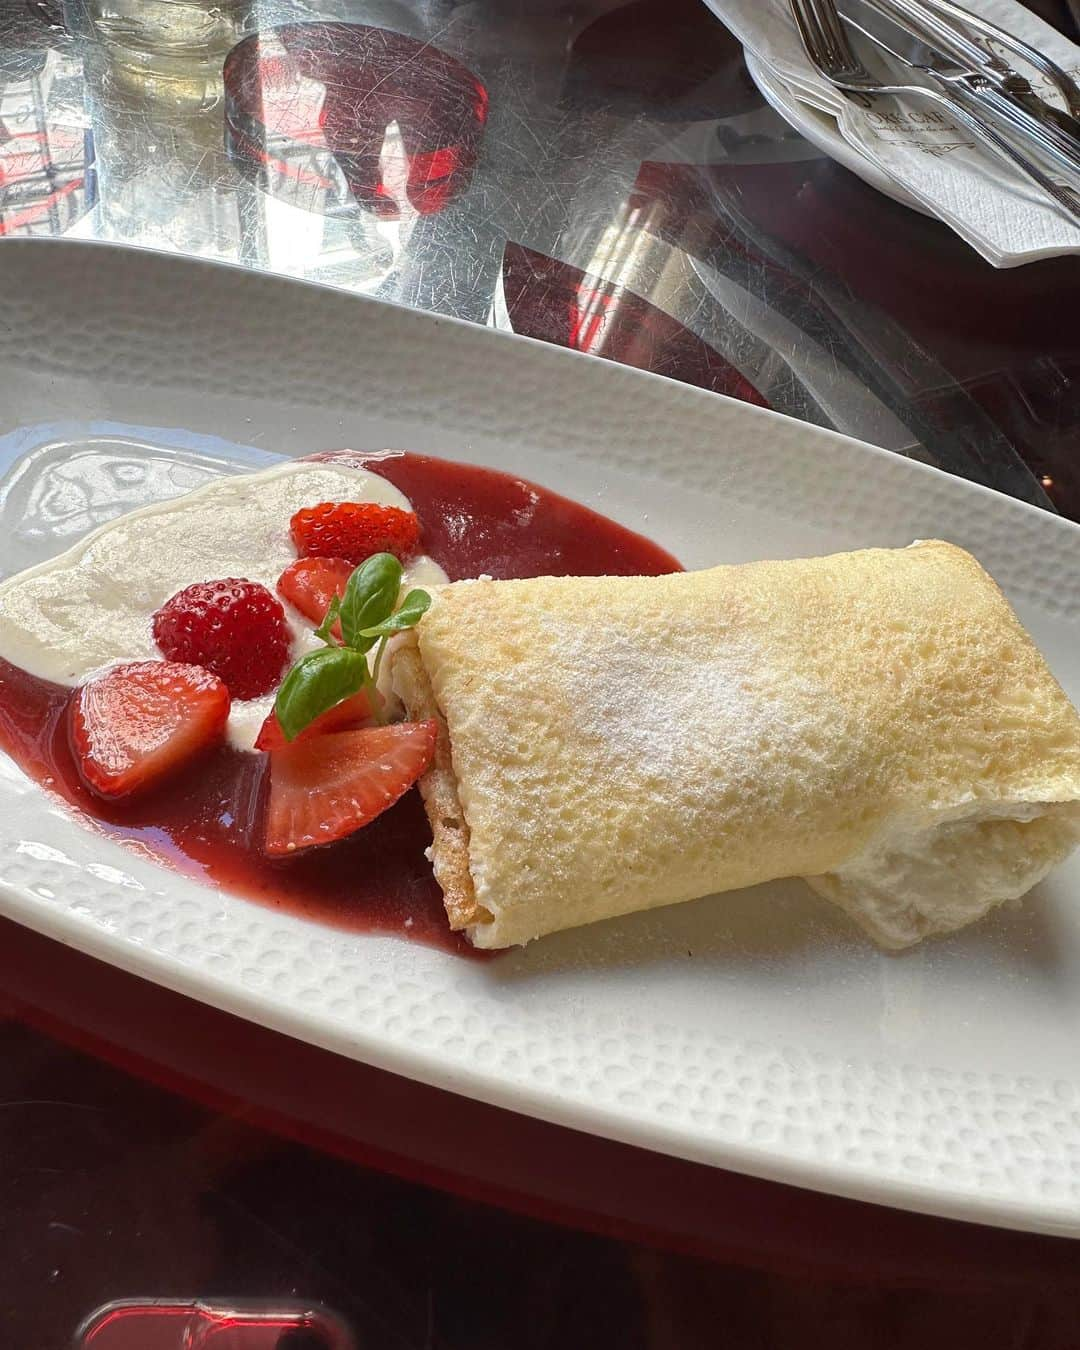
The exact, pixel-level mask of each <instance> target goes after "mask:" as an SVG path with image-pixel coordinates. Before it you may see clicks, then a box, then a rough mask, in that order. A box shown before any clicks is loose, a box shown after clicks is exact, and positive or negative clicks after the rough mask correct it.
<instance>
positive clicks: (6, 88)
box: [0, 51, 95, 236]
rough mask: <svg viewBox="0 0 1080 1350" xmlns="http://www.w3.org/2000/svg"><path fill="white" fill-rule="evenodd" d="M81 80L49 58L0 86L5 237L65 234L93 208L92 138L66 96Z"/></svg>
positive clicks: (54, 55)
mask: <svg viewBox="0 0 1080 1350" xmlns="http://www.w3.org/2000/svg"><path fill="white" fill-rule="evenodd" d="M77 74H78V68H77V64H76V63H75V62H73V61H72V60H71V59H70V58H65V57H62V56H61V55H60V53H59V52H56V51H49V52H47V53H45V55H44V58H43V59H42V60H40V61H39V62H37V63H35V66H34V68H32V70H31V72H30V73H29V74H25V75H23V76H22V77H21V78H17V79H12V80H7V81H5V82H3V83H2V84H0V236H12V235H20V236H27V235H46V236H48V235H56V234H64V233H65V232H66V231H67V230H68V229H70V228H71V226H72V225H73V224H74V223H75V222H76V221H77V220H78V219H79V217H80V216H81V215H82V214H83V213H84V212H85V211H86V210H87V208H88V206H89V205H90V204H91V203H92V201H93V196H94V191H95V181H94V174H93V158H94V142H93V137H92V136H91V135H90V133H89V132H88V130H87V128H86V126H85V125H84V119H83V118H82V117H81V115H80V112H79V111H78V110H77V109H76V108H73V107H72V105H71V100H70V98H69V97H68V87H69V86H70V85H71V84H72V83H74V81H75V79H76V78H77Z"/></svg>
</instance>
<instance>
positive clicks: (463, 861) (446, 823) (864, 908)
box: [394, 540, 1080, 948]
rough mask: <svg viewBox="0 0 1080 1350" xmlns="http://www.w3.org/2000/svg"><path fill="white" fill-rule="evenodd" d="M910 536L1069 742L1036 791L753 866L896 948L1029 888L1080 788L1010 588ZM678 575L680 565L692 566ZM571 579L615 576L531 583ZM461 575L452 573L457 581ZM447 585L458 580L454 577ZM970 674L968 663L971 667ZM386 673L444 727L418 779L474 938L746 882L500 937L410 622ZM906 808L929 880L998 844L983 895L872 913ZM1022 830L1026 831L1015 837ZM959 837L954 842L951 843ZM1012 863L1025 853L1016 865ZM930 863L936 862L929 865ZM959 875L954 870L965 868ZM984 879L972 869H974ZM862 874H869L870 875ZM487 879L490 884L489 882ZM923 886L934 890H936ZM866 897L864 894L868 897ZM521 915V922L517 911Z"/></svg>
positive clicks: (1062, 839) (1063, 723) (1067, 826)
mask: <svg viewBox="0 0 1080 1350" xmlns="http://www.w3.org/2000/svg"><path fill="white" fill-rule="evenodd" d="M910 547H911V548H912V549H920V550H927V551H928V553H927V556H929V555H930V554H931V553H933V554H934V556H936V557H937V559H938V560H939V561H940V562H941V563H942V564H943V565H944V566H946V567H951V568H952V569H953V570H954V571H955V573H956V580H957V588H958V593H959V596H958V598H966V599H974V601H975V604H976V607H977V608H978V607H982V608H984V609H985V611H986V615H987V616H988V617H989V619H990V621H991V622H990V627H991V628H993V626H994V625H995V624H996V626H997V627H998V628H999V629H1000V630H1001V631H1002V632H1004V633H1005V634H1006V636H1007V637H1008V638H1009V640H1010V641H1012V642H1014V645H1015V644H1019V646H1020V648H1021V650H1022V652H1023V655H1022V657H1021V665H1020V669H1021V670H1022V671H1023V672H1024V673H1026V674H1028V675H1030V676H1031V679H1032V683H1033V686H1034V687H1035V689H1036V692H1037V694H1038V696H1039V698H1041V699H1042V700H1043V702H1044V703H1046V702H1048V703H1049V705H1050V707H1051V710H1052V714H1053V715H1055V716H1056V718H1057V720H1058V722H1059V723H1060V728H1058V729H1061V728H1064V730H1063V735H1064V737H1065V740H1066V741H1067V742H1070V743H1071V744H1069V745H1067V747H1066V753H1065V755H1064V756H1058V757H1057V758H1056V759H1055V760H1054V762H1053V765H1051V762H1050V760H1049V759H1048V761H1047V765H1046V767H1047V777H1046V779H1045V781H1043V782H1041V783H1040V784H1039V789H1040V790H1039V791H1038V792H1036V793H1034V794H1029V793H1028V792H1027V790H1026V789H1023V790H1021V791H1020V792H1019V793H1018V794H1014V795H1013V796H1011V797H1008V796H1007V797H1001V798H998V799H995V800H991V801H990V803H989V806H988V809H986V810H982V809H980V808H979V805H978V802H977V801H976V800H974V799H973V800H972V801H964V802H963V804H962V805H961V806H959V807H958V806H956V804H955V802H954V804H953V805H952V807H951V808H950V807H948V806H947V807H946V808H945V809H943V810H931V811H926V810H925V809H924V810H923V811H922V812H921V815H916V816H913V817H909V818H908V819H907V820H905V818H904V816H903V814H902V813H901V814H900V816H899V819H898V820H894V821H892V824H891V826H890V828H889V829H888V830H886V829H884V828H881V821H882V819H883V818H884V819H888V815H887V813H885V815H884V816H883V815H882V813H881V811H880V810H879V813H878V828H875V829H874V830H872V831H870V832H869V834H868V835H866V836H864V838H863V840H862V845H860V846H859V847H857V848H853V849H852V850H851V851H850V853H849V854H848V855H846V856H844V857H843V858H840V859H838V860H837V864H836V865H835V866H833V865H830V866H829V867H828V868H822V869H821V873H820V874H816V875H815V874H813V873H815V872H817V871H818V869H816V868H814V869H806V870H805V871H802V872H800V871H799V870H795V869H788V868H785V869H783V870H779V871H775V872H772V873H766V874H764V875H762V876H760V877H757V878H756V880H766V879H771V878H773V877H780V876H800V875H801V876H802V877H803V879H805V880H806V881H808V882H809V884H810V885H811V886H812V887H813V889H814V890H815V891H817V892H818V893H819V894H821V895H822V896H824V897H825V898H827V899H829V900H831V901H832V902H833V903H835V904H837V905H839V906H840V907H841V908H843V909H845V910H846V911H847V912H848V913H849V914H850V916H851V917H852V918H853V919H854V920H855V921H856V922H857V923H859V924H860V925H861V926H862V927H863V928H864V929H865V930H866V931H867V932H868V933H869V935H870V936H871V937H873V938H874V939H875V941H877V942H878V943H879V945H882V946H884V947H896V948H898V947H903V946H906V945H910V944H911V943H913V942H916V941H919V940H920V939H921V938H923V937H925V936H929V935H931V934H935V933H940V932H948V931H952V930H953V929H955V928H958V927H962V926H964V925H965V924H967V923H969V922H972V921H974V920H975V919H977V918H979V917H982V915H983V914H984V913H987V912H989V910H990V909H991V908H994V907H996V906H997V905H998V904H1000V903H1003V902H1004V901H1007V900H1010V899H1015V898H1017V897H1019V896H1020V895H1022V894H1024V893H1026V891H1028V890H1029V889H1030V888H1031V887H1032V886H1033V885H1034V884H1036V882H1037V881H1038V880H1040V879H1041V878H1042V876H1044V875H1045V874H1046V872H1048V871H1049V870H1050V869H1051V868H1052V867H1053V866H1054V865H1055V864H1056V863H1058V862H1059V861H1061V860H1062V859H1063V858H1064V857H1065V856H1067V854H1068V853H1069V852H1071V851H1072V849H1073V847H1075V845H1076V844H1077V842H1080V800H1077V799H1078V798H1080V717H1078V716H1077V713H1076V711H1075V709H1073V708H1072V705H1071V704H1070V703H1069V700H1068V699H1067V697H1066V696H1065V694H1064V693H1063V691H1062V690H1061V688H1060V686H1059V685H1058V684H1057V682H1056V681H1055V680H1054V679H1053V677H1052V675H1051V674H1050V672H1049V670H1048V669H1047V668H1046V665H1045V660H1044V658H1043V657H1042V654H1041V653H1040V652H1039V651H1038V648H1037V647H1036V646H1035V644H1034V642H1033V641H1032V640H1031V638H1030V635H1028V634H1027V632H1026V631H1025V630H1024V628H1023V626H1022V625H1021V623H1020V621H1019V619H1018V618H1017V617H1016V615H1015V613H1014V612H1013V610H1012V608H1011V606H1010V605H1009V604H1008V601H1007V599H1006V598H1005V597H1004V596H1003V595H1002V593H1001V591H1000V589H999V588H998V587H997V585H996V583H994V581H993V579H992V578H991V577H989V576H988V574H987V573H986V572H985V571H984V570H983V568H982V567H981V566H980V564H979V563H978V562H977V560H976V559H974V558H972V557H971V555H970V554H968V553H966V552H965V551H964V550H961V549H958V548H956V547H955V546H954V545H951V544H948V543H944V542H943V541H937V540H930V541H919V543H917V544H916V545H913V546H910ZM906 552H907V550H880V549H879V550H862V551H860V552H859V553H857V554H841V555H832V557H831V558H825V559H801V560H795V565H796V566H799V565H810V566H812V565H814V564H829V563H834V562H840V563H843V562H844V561H845V560H847V559H856V558H860V557H861V558H864V559H865V558H867V557H868V556H869V555H877V556H878V557H880V556H882V555H886V554H896V555H899V554H903V553H906ZM761 566H763V565H760V564H751V565H748V569H747V570H750V569H753V568H754V567H761ZM764 566H766V567H774V568H775V567H783V566H785V564H765V565H764ZM711 570H715V571H716V572H718V573H724V572H726V573H729V574H730V573H732V572H738V571H742V570H743V569H742V568H734V569H733V568H719V569H711ZM680 575H681V576H683V577H686V576H687V575H688V574H680ZM574 580H578V581H581V582H582V583H583V584H585V583H595V582H596V581H597V580H599V581H600V582H601V583H602V582H605V581H615V579H605V578H601V579H585V578H581V579H552V578H546V579H540V580H539V583H538V584H540V585H544V584H546V583H551V584H573V581H574ZM626 580H627V579H625V578H622V579H618V584H625V582H626ZM642 580H644V579H642ZM462 584H463V583H459V586H460V585H462ZM464 584H470V583H464ZM487 584H488V585H491V584H494V585H496V586H498V585H502V586H507V585H509V586H513V585H515V583H487ZM516 584H517V585H519V586H528V585H529V583H516ZM965 587H966V588H968V593H967V595H966V596H965V595H964V589H965ZM449 589H451V590H457V589H458V587H451V588H449ZM466 664H467V663H466ZM968 674H970V671H969V672H968ZM394 678H395V684H396V686H397V688H398V692H399V694H400V696H401V697H402V700H403V702H404V703H405V705H406V708H407V709H408V711H409V714H410V716H413V717H430V716H434V717H435V719H436V721H437V723H438V725H439V728H440V735H439V752H438V755H437V758H436V763H435V765H434V766H433V768H432V770H431V772H430V773H429V774H428V775H427V777H426V779H425V780H424V782H423V783H422V785H421V786H422V791H423V793H424V799H425V804H426V806H427V809H428V815H429V819H430V821H431V825H432V833H433V846H432V850H431V857H432V861H433V864H434V868H435V872H436V876H437V879H438V880H439V883H440V885H441V886H442V888H443V890H444V895H445V897H446V907H447V914H448V917H449V919H450V923H451V926H452V927H454V928H465V929H467V930H468V935H469V937H470V938H471V940H472V941H474V942H475V943H476V944H477V945H478V946H485V947H487V946H502V945H511V944H513V943H514V942H521V941H527V940H528V939H529V937H530V936H538V935H540V933H542V932H550V931H555V929H557V928H558V927H567V926H574V925H575V924H578V923H583V922H591V921H592V920H593V919H596V918H602V917H608V915H609V914H615V913H626V912H631V910H632V909H634V908H650V907H652V906H653V905H655V904H659V903H677V902H678V901H679V900H686V899H691V898H695V895H702V894H707V893H709V890H714V891H718V890H722V889H732V888H735V887H737V886H738V885H740V884H752V881H743V882H738V881H736V882H734V883H731V884H727V883H725V885H724V886H712V887H709V888H708V889H700V890H697V891H696V892H694V893H692V894H691V893H686V894H683V895H680V896H675V897H669V898H668V899H667V900H657V899H655V898H650V897H648V896H647V895H646V894H645V893H643V894H642V897H641V902H640V904H634V905H623V907H622V908H620V909H614V910H610V911H608V913H607V914H605V913H592V914H586V915H585V916H584V917H581V918H571V919H570V920H569V921H568V922H561V923H554V924H549V925H548V926H544V927H542V928H541V929H540V932H539V933H528V932H524V933H523V932H520V931H519V932H517V933H516V934H515V935H514V936H510V937H505V935H504V932H503V930H505V929H506V928H507V927H508V926H509V927H514V926H515V919H514V916H513V915H512V914H511V915H510V917H509V923H508V919H507V911H506V909H504V908H502V907H500V908H499V909H497V910H496V913H495V915H493V914H492V913H491V912H489V910H488V909H486V908H485V906H484V905H483V904H481V903H480V902H479V900H478V898H477V887H476V884H475V881H474V876H473V871H472V867H471V863H470V848H469V840H470V835H469V827H468V824H467V821H466V815H465V812H464V811H463V809H462V799H461V793H460V792H459V780H458V776H457V773H456V772H455V768H454V762H453V749H452V745H451V741H450V735H449V731H448V728H447V723H446V719H445V718H444V716H443V710H442V709H441V708H440V707H439V705H438V699H437V698H436V695H435V690H434V687H433V684H432V681H431V679H430V678H429V674H428V671H427V669H426V667H425V664H424V660H423V657H422V655H421V652H420V650H419V646H418V642H417V636H416V635H415V634H413V635H410V637H409V640H408V641H407V642H406V643H405V644H403V646H402V649H401V650H400V652H399V653H398V662H397V664H396V665H395V669H394ZM470 683H471V680H470ZM459 706H460V703H459ZM1063 766H1064V767H1063ZM1055 775H1056V777H1055ZM912 820H914V828H913V829H911V830H910V834H909V838H910V840H913V841H914V845H915V852H914V855H913V856H914V862H915V864H916V867H918V866H922V865H923V864H924V863H925V862H931V863H932V864H933V866H932V867H931V869H930V874H929V877H928V879H929V882H930V884H931V888H932V886H933V885H934V884H936V885H938V887H939V889H940V886H941V882H942V877H943V876H944V879H945V881H946V883H951V879H952V878H953V877H954V876H956V875H957V872H956V869H955V867H954V869H953V871H952V872H950V871H949V868H950V866H952V865H953V863H954V861H955V860H954V859H953V858H951V857H950V856H949V855H950V852H952V853H957V852H959V854H960V855H962V856H961V857H960V859H959V861H960V863H961V864H964V863H965V862H967V861H968V859H969V858H971V857H974V858H975V859H979V858H980V853H979V850H980V849H982V848H984V847H985V848H986V850H987V851H988V852H989V853H991V854H992V853H993V851H994V850H997V852H998V853H999V854H1001V853H1002V852H1003V853H1004V855H1005V866H1004V870H1003V871H1002V872H1001V874H1000V875H999V874H998V873H993V876H992V880H993V882H994V887H995V889H994V894H993V896H992V898H991V899H989V900H988V899H987V897H986V895H985V894H983V895H982V896H981V898H979V899H978V901H977V903H976V904H974V905H973V906H972V905H969V906H968V907H967V908H965V906H964V904H963V903H960V904H959V905H957V904H955V903H952V900H951V897H950V901H949V903H948V904H946V905H945V906H944V907H943V910H942V912H941V913H940V914H929V915H928V914H924V913H923V912H921V910H920V909H917V910H916V911H915V912H914V913H913V914H908V913H906V912H905V913H904V914H903V915H902V919H903V922H902V923H900V922H898V921H897V920H896V916H895V914H894V915H892V916H890V914H889V912H888V903H887V904H886V906H885V909H884V910H883V911H881V912H880V913H875V912H874V903H873V902H874V900H875V897H874V896H873V886H872V884H871V887H870V891H869V893H868V892H867V891H866V889H865V884H866V876H867V869H866V868H865V867H862V865H863V864H864V863H865V862H866V860H867V859H869V860H870V862H871V863H875V864H876V863H878V862H881V861H884V862H885V863H886V864H887V865H888V866H893V865H894V864H895V858H894V857H892V856H889V855H888V852H887V851H888V850H889V849H890V848H892V847H893V845H894V843H896V841H897V839H899V840H900V843H899V844H898V845H897V847H899V848H900V849H901V852H902V849H903V846H904V843H905V840H904V838H903V835H904V829H905V828H907V827H909V826H911V824H912ZM965 832H966V833H965ZM1021 835H1023V839H1022V840H1021V838H1020V836H1021ZM1010 839H1012V841H1013V843H1014V844H1015V850H1014V852H1015V855H1016V858H1017V859H1018V862H1017V867H1016V868H1015V869H1013V873H1012V875H1011V876H1010V875H1009V864H1010V863H1011V862H1012V861H1013V858H1012V857H1010V856H1009V849H1010ZM958 840H959V848H957V847H956V845H957V841H958ZM926 842H929V844H930V849H929V852H927V853H926V854H925V856H920V854H919V851H918V850H919V848H924V844H925V843H926ZM965 848H966V849H967V850H968V855H967V857H965V856H963V855H964V850H965ZM972 848H975V850H976V851H975V853H974V854H973V855H972V854H971V850H972ZM875 851H876V852H875ZM924 852H925V849H924ZM991 862H992V863H993V862H995V859H993V858H991ZM1020 863H1022V864H1023V865H1022V866H1021V865H1020ZM853 864H854V867H853V866H852V865H853ZM860 867H862V873H863V874H862V875H861V876H860V871H859V869H860ZM934 868H936V869H937V872H936V874H935V873H934ZM976 870H977V869H976ZM960 875H961V876H962V872H961V874H960ZM982 879H983V878H981V877H980V881H981V880H982ZM870 880H871V882H873V877H871V878H870ZM489 889H491V887H490V885H489ZM492 898H493V899H495V898H496V896H495V895H494V894H493V897H492ZM928 898H929V899H931V900H932V898H933V897H932V890H931V894H930V896H928ZM868 899H869V902H870V903H867V901H868ZM939 899H940V896H939ZM886 900H887V901H888V902H889V903H893V901H892V899H890V897H888V896H886ZM500 905H501V902H500ZM894 908H895V905H894ZM931 908H932V905H931ZM517 927H518V928H520V916H519V919H518V924H517ZM504 938H505V940H504Z"/></svg>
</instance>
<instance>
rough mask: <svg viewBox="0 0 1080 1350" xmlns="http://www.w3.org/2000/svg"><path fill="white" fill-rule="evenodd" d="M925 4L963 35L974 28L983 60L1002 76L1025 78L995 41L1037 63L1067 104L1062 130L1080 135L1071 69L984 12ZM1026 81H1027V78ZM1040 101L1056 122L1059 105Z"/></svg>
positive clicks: (947, 0)
mask: <svg viewBox="0 0 1080 1350" xmlns="http://www.w3.org/2000/svg"><path fill="white" fill-rule="evenodd" d="M922 3H923V6H924V8H929V9H932V10H935V11H936V12H937V13H938V14H940V15H941V17H942V18H944V19H948V20H949V21H950V22H951V23H952V25H953V27H954V28H957V29H959V30H960V32H961V34H962V35H963V33H964V31H965V30H971V31H973V32H974V33H975V34H977V36H976V37H975V38H974V39H973V41H974V42H976V43H977V44H978V47H979V50H980V51H981V52H982V55H983V60H984V61H985V62H986V63H987V64H988V65H989V66H990V68H991V69H992V70H994V71H996V72H997V73H998V74H999V75H1001V76H1003V77H1006V78H1009V77H1015V78H1018V79H1024V77H1023V76H1022V75H1018V72H1017V71H1015V70H1013V68H1012V67H1011V66H1010V65H1009V63H1008V61H1006V60H1005V58H1004V57H1003V56H1001V55H1000V53H999V52H997V51H996V50H995V49H994V46H993V44H994V43H995V42H996V43H997V44H998V45H999V46H1001V47H1007V48H1008V49H1009V51H1011V52H1014V53H1015V54H1016V55H1017V56H1019V57H1020V58H1021V60H1023V61H1026V62H1027V63H1028V65H1030V66H1034V67H1035V69H1036V70H1041V71H1042V73H1043V75H1045V76H1046V78H1047V79H1048V80H1049V81H1050V83H1051V84H1052V85H1053V86H1054V88H1055V89H1056V90H1057V91H1058V93H1059V94H1060V95H1061V97H1062V99H1063V100H1064V103H1065V107H1066V113H1065V114H1064V117H1065V118H1066V119H1067V120H1066V121H1061V122H1059V125H1061V126H1062V129H1063V130H1066V131H1068V133H1069V135H1071V136H1075V135H1076V134H1077V128H1078V127H1080V121H1077V119H1078V118H1080V87H1078V86H1077V83H1076V81H1075V80H1074V79H1073V78H1072V76H1071V75H1070V74H1069V73H1068V71H1065V70H1062V68H1061V67H1060V66H1059V65H1058V63H1057V62H1056V61H1053V60H1051V59H1050V57H1049V56H1047V55H1046V53H1045V52H1041V51H1039V49H1038V48H1037V47H1033V46H1032V45H1031V43H1030V42H1025V41H1024V39H1023V38H1018V37H1017V36H1016V34H1015V33H1010V32H1009V31H1008V29H1006V28H999V27H998V25H997V24H996V23H991V22H990V20H989V19H985V18H983V16H982V15H981V14H976V13H974V12H973V11H972V10H970V9H965V8H964V7H963V6H962V5H958V4H956V3H954V0H922ZM1024 82H1025V83H1027V81H1026V80H1025V81H1024ZM1036 98H1038V95H1036ZM1039 101H1040V103H1041V104H1042V107H1043V108H1044V109H1045V112H1044V113H1043V114H1042V115H1043V116H1045V117H1049V118H1051V119H1052V120H1054V121H1058V119H1059V118H1061V117H1062V116H1063V114H1062V112H1061V109H1060V108H1055V107H1054V105H1053V104H1052V103H1047V102H1046V100H1045V99H1040V100H1039ZM1036 115H1038V114H1036Z"/></svg>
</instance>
